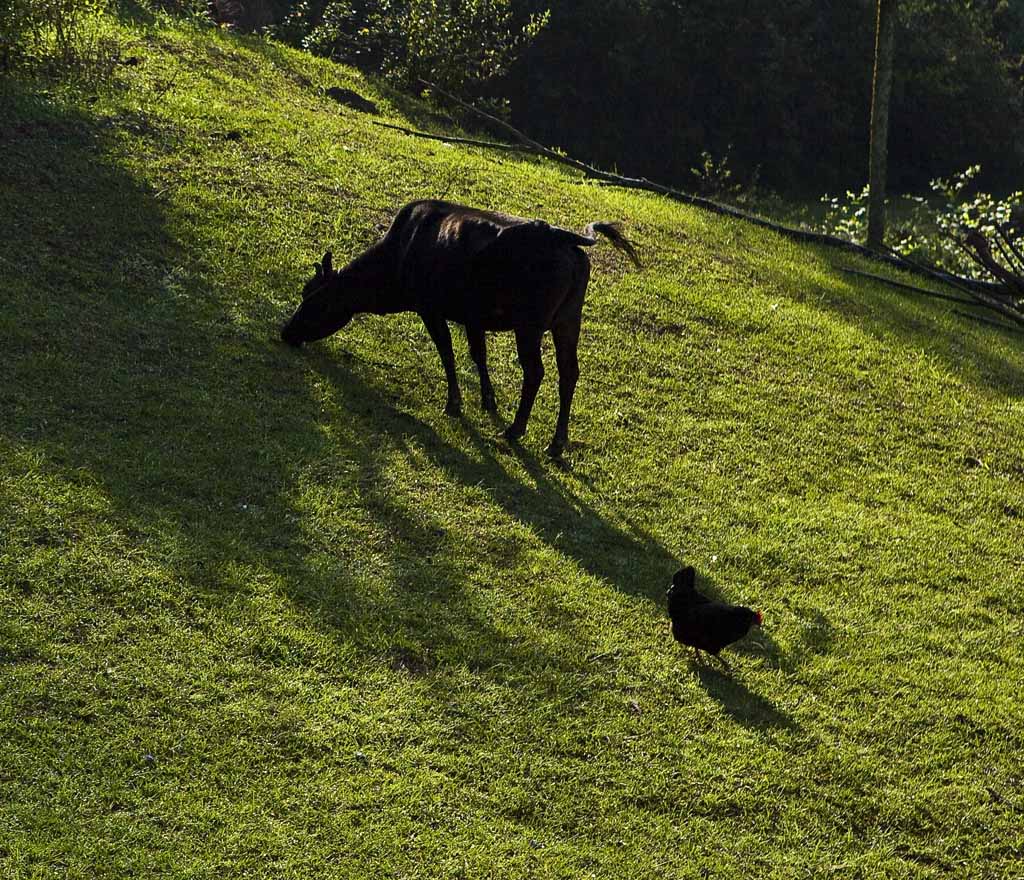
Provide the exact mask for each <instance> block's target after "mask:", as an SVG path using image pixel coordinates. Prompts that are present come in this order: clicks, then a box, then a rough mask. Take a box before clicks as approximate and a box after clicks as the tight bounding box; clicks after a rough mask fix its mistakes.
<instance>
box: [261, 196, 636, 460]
mask: <svg viewBox="0 0 1024 880" xmlns="http://www.w3.org/2000/svg"><path fill="white" fill-rule="evenodd" d="M595 233H600V234H602V235H604V236H606V237H607V238H608V239H609V240H610V241H611V243H612V244H613V245H615V246H616V247H617V248H620V249H621V250H623V251H625V252H626V253H627V254H628V255H629V256H630V258H631V259H632V260H633V261H634V263H636V264H637V265H638V266H639V264H640V263H639V260H638V259H637V256H636V252H635V251H634V249H633V247H632V245H631V244H630V243H629V242H628V241H627V240H626V239H625V237H624V236H623V235H622V233H621V232H619V229H618V227H617V226H616V225H615V224H611V223H591V224H590V225H589V226H588V227H587V228H586V230H585V232H584V234H583V235H580V234H578V233H576V232H572V231H570V230H568V229H561V228H559V227H557V226H550V225H548V224H547V223H545V222H544V221H542V220H524V219H523V218H521V217H512V216H509V215H508V214H499V213H496V212H493V211H483V210H479V209H477V208H468V207H466V206H464V205H454V204H451V203H449V202H440V201H419V202H411V203H410V204H408V205H406V206H405V207H404V208H402V210H400V211H399V212H398V214H397V215H396V216H395V219H394V221H392V223H391V228H390V229H388V231H387V234H386V235H385V236H384V238H382V239H381V240H380V241H378V242H377V243H376V244H375V245H373V246H372V247H370V248H369V249H368V250H366V251H365V252H364V253H362V254H360V255H359V256H358V257H356V258H355V259H354V260H352V262H351V263H349V264H348V265H347V266H345V267H344V268H343V269H340V270H339V269H334V268H333V267H332V265H331V254H330V252H329V251H328V252H327V253H326V254H325V255H324V258H323V261H322V262H321V264H320V265H318V266H316V272H315V274H314V276H313V277H312V278H311V279H310V280H309V281H308V282H307V283H306V286H305V288H304V289H303V291H302V298H303V300H302V305H300V306H299V308H298V309H297V310H296V312H295V314H294V315H292V317H291V319H290V320H289V321H288V323H287V324H285V326H284V328H283V329H282V330H281V338H282V339H283V340H284V341H285V342H287V343H289V344H291V345H301V344H302V343H303V342H310V341H312V340H315V339H323V338H324V337H325V336H329V335H330V334H332V333H334V332H335V331H337V330H340V329H341V328H342V327H344V326H345V325H346V324H347V323H348V322H349V321H350V320H351V319H352V317H353V316H354V315H356V314H358V313H360V312H371V313H373V314H377V315H388V314H393V313H395V312H416V313H417V314H418V315H419V316H420V317H421V318H422V319H423V323H424V324H425V325H426V327H427V331H428V332H429V333H430V337H431V339H433V340H434V344H435V345H436V346H437V350H438V353H439V354H440V355H441V362H442V363H443V364H444V371H445V375H446V377H447V379H448V401H447V404H446V406H445V412H446V413H448V415H452V416H457V415H459V414H460V413H461V411H462V395H461V394H460V392H459V385H458V379H457V377H456V375H455V356H454V354H453V353H452V338H451V334H450V333H449V330H448V323H447V322H448V321H455V322H457V323H459V324H462V325H464V326H465V328H466V338H467V339H468V340H469V350H470V353H471V355H472V357H473V360H474V361H475V362H476V365H477V369H478V370H479V372H480V394H481V398H482V402H483V408H484V409H485V410H488V411H495V410H496V409H497V404H496V402H495V399H494V389H493V387H492V386H491V380H490V377H489V375H488V373H487V349H486V342H485V336H484V334H485V332H486V331H488V330H511V331H514V332H515V334H516V349H517V351H518V354H519V363H520V364H521V365H522V368H523V388H522V395H521V397H520V399H519V409H518V410H517V411H516V417H515V420H514V421H513V422H512V424H511V425H510V426H509V427H508V429H507V430H506V431H505V436H506V437H507V438H508V439H509V440H518V439H519V438H520V437H522V436H523V435H524V434H525V433H526V423H527V421H528V420H529V418H530V410H531V409H532V408H533V401H534V398H535V397H536V395H537V389H538V388H539V387H540V382H541V379H542V378H543V376H544V365H543V363H542V362H541V356H540V343H541V337H542V336H543V334H544V332H545V331H547V330H550V331H551V335H552V337H554V342H555V353H556V358H557V362H558V393H559V410H558V425H557V427H556V428H555V435H554V438H553V439H552V441H551V445H550V446H549V447H548V454H549V455H551V456H558V455H560V454H561V453H562V450H563V449H564V448H565V446H566V444H567V443H568V442H569V409H570V407H571V406H572V397H573V392H574V391H575V389H576V380H577V379H578V378H579V364H578V361H577V355H576V350H577V345H578V342H579V335H580V321H581V319H582V312H583V298H584V296H585V294H586V291H587V282H588V280H589V279H590V260H589V259H588V258H587V255H586V254H585V253H584V252H583V251H582V250H581V249H580V247H581V246H582V247H589V246H591V245H594V244H596V243H597V237H596V235H595Z"/></svg>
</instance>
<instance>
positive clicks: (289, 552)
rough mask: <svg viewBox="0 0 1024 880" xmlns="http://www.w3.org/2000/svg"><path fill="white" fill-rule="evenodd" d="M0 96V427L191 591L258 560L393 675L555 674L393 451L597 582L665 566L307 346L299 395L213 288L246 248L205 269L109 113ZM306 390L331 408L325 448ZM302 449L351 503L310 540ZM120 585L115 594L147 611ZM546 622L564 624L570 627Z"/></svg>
mask: <svg viewBox="0 0 1024 880" xmlns="http://www.w3.org/2000/svg"><path fill="white" fill-rule="evenodd" d="M0 111H3V112H2V113H0V117H2V118H17V119H19V123H18V126H17V128H16V129H14V130H12V131H11V132H10V133H9V137H7V136H6V135H5V140H6V141H7V145H6V154H5V159H6V160H8V161H5V168H4V169H0V182H2V183H3V193H4V195H3V200H4V201H3V210H4V214H5V216H10V217H17V218H19V222H18V223H17V224H14V225H13V226H12V227H11V228H10V234H9V235H8V236H6V238H5V239H4V241H3V242H2V244H0V260H2V264H3V268H4V273H5V276H6V278H5V290H6V291H9V293H8V297H9V302H8V305H9V308H8V309H6V310H5V314H4V315H3V316H2V317H0V338H2V339H3V340H4V343H3V345H4V350H5V357H4V359H3V360H2V361H0V409H2V410H3V411H4V418H3V420H2V422H0V440H2V442H3V443H4V444H5V445H8V444H9V447H10V448H11V449H12V450H15V451H25V450H33V451H35V452H41V453H43V455H44V458H43V459H41V461H43V462H44V464H41V465H40V467H41V468H43V469H45V470H46V471H48V472H50V473H51V474H54V475H57V476H59V477H60V478H61V479H62V480H67V481H73V480H75V479H79V478H85V475H87V476H88V479H89V480H91V481H94V482H95V483H96V484H97V486H98V487H99V488H100V490H101V492H102V494H103V496H104V497H105V498H106V499H107V501H106V503H108V504H109V507H108V509H107V510H106V511H105V512H104V513H103V514H102V515H101V516H100V520H101V522H104V523H106V525H105V526H103V528H109V529H113V530H114V531H116V532H117V533H118V534H120V535H122V536H124V538H125V539H126V540H127V541H128V542H129V543H131V544H132V545H133V547H136V548H137V547H140V546H144V547H145V548H146V549H145V552H146V554H147V555H148V556H149V558H150V559H151V560H152V561H153V562H154V563H155V564H157V565H159V566H161V567H162V568H163V569H165V570H169V571H170V572H171V574H172V576H173V578H174V579H176V580H177V581H179V582H180V581H184V582H186V583H188V584H189V588H190V590H194V591H195V593H196V594H197V595H198V596H201V597H202V598H203V601H205V602H208V603H212V604H217V603H226V602H231V601H233V600H234V599H235V597H236V595H237V594H238V593H239V592H241V593H245V592H246V591H247V589H248V588H249V585H248V584H247V583H246V579H247V578H248V577H250V574H249V573H251V577H252V578H253V579H254V580H258V579H259V578H261V577H266V576H268V575H269V576H273V577H275V578H276V579H277V581H278V582H279V584H280V586H279V589H280V590H281V591H282V592H283V593H285V594H286V595H287V596H288V597H289V598H290V599H291V600H292V601H294V602H295V603H296V604H298V605H300V606H301V607H303V608H305V609H306V610H307V611H308V612H310V613H312V614H314V616H315V618H316V619H318V620H319V621H320V622H321V623H322V624H323V626H324V627H325V630H326V631H328V632H329V634H330V636H331V637H332V638H334V639H336V640H338V641H339V642H347V643H352V644H355V645H357V646H360V647H361V649H362V650H365V651H367V652H369V653H370V654H374V653H377V654H382V655H383V656H385V657H389V656H390V657H391V658H392V659H393V661H394V662H395V663H397V664H398V665H400V666H401V667H402V668H405V669H407V670H417V669H423V668H427V667H429V665H430V664H431V663H432V662H434V658H437V657H443V658H444V659H445V660H447V661H449V662H455V663H462V664H466V665H468V666H471V667H474V668H489V667H502V666H504V667H510V666H516V667H522V668H536V667H541V666H551V667H556V668H559V667H564V666H566V664H568V663H569V662H570V661H569V660H568V659H566V658H565V657H563V656H562V655H561V653H560V652H559V651H558V649H557V645H554V646H553V643H552V642H551V641H550V640H546V639H544V638H543V634H541V633H538V636H537V637H536V638H535V637H532V636H522V637H518V638H516V639H510V638H509V636H508V635H507V634H505V633H504V632H501V631H499V629H497V628H496V626H495V623H494V622H493V621H492V620H491V619H490V617H489V611H488V609H487V607H486V603H483V602H481V601H480V597H479V595H478V589H477V588H476V587H473V586H470V583H471V581H472V576H471V575H472V571H471V569H472V568H473V567H474V564H475V563H474V559H473V558H472V557H467V556H465V555H463V556H462V558H461V560H460V558H459V557H458V556H457V555H456V554H448V553H446V552H445V550H444V541H443V540H440V538H439V535H440V534H441V533H442V532H443V527H442V524H441V522H440V521H439V519H438V517H437V516H435V515H434V513H433V512H432V511H431V510H429V509H425V508H424V506H423V505H422V504H421V503H420V499H418V498H417V497H415V495H413V494H410V493H409V492H408V491H407V490H406V487H403V486H400V485H393V484H392V483H390V482H389V480H388V475H387V474H386V473H384V472H383V470H382V461H383V460H384V458H383V455H382V453H383V452H384V451H385V450H394V451H397V452H398V453H399V454H400V455H405V456H411V455H413V454H414V452H415V451H414V450H413V449H412V448H411V445H415V446H416V447H417V448H418V450H419V451H418V452H415V454H422V452H424V451H425V453H426V455H427V456H428V457H429V458H430V460H431V461H433V462H434V463H435V464H436V465H437V466H438V467H439V468H440V469H441V470H442V471H443V472H444V473H445V474H446V475H447V476H448V477H449V478H450V479H451V480H453V481H455V482H461V483H462V484H464V485H472V486H476V485H481V486H487V487H488V488H487V491H488V493H489V494H490V496H491V497H492V498H493V500H494V501H495V502H496V503H498V504H500V505H501V506H502V507H503V508H504V509H506V510H507V511H509V513H510V514H512V515H513V516H515V517H516V518H517V519H518V520H519V521H521V522H523V523H526V524H527V525H529V526H531V527H532V528H533V529H534V530H535V531H536V532H537V533H538V534H539V535H540V536H541V537H542V538H543V539H544V540H545V541H546V542H547V543H548V544H550V545H551V546H552V547H554V548H556V549H558V550H559V551H561V552H563V553H566V554H568V555H570V556H571V557H573V558H574V559H576V560H577V561H579V563H580V564H581V565H582V566H583V567H584V568H586V569H587V570H590V571H592V572H593V573H595V574H596V575H598V576H600V577H601V578H603V579H605V580H607V581H608V582H610V583H612V584H614V585H615V586H617V587H619V588H621V589H626V590H629V591H631V592H646V587H647V585H649V584H652V583H653V584H657V585H660V584H661V582H662V581H663V580H664V578H665V572H666V571H667V570H670V569H671V566H672V561H671V559H670V558H669V557H668V555H667V554H666V553H665V551H664V550H663V549H662V548H660V547H659V546H658V545H657V544H656V543H655V542H653V541H652V540H650V539H649V538H647V537H637V536H631V535H627V534H625V533H623V532H621V531H619V530H618V529H616V528H614V527H612V526H610V525H608V524H607V523H605V522H604V521H603V520H602V518H601V517H600V516H599V515H598V514H597V513H596V512H595V511H594V510H592V509H591V508H588V507H586V505H584V504H582V502H580V501H579V500H578V499H574V498H572V496H571V495H570V494H569V493H567V492H566V490H565V489H564V488H563V487H561V486H559V485H558V484H557V482H556V481H555V480H553V479H552V478H551V477H550V472H549V471H548V470H547V466H546V465H545V466H541V465H540V464H539V463H538V462H536V461H534V460H532V459H530V457H529V455H528V454H527V453H524V452H518V453H515V454H517V455H519V456H521V461H523V463H524V466H525V467H526V468H527V470H529V472H530V473H531V474H532V475H533V477H534V478H535V479H536V481H537V489H536V490H533V489H530V488H528V487H525V486H523V485H522V484H521V483H520V482H519V481H518V480H516V479H514V478H513V477H511V476H510V475H509V474H508V473H506V472H505V470H504V469H503V468H502V467H501V465H500V462H499V460H498V455H499V454H498V453H496V452H494V448H493V446H492V445H491V444H490V442H489V441H488V440H486V439H485V438H483V437H481V436H480V435H479V434H475V433H474V432H473V431H470V433H469V437H470V439H471V441H472V443H473V444H474V446H475V448H476V449H477V451H479V452H480V453H481V454H482V456H483V461H482V462H481V461H478V460H475V459H474V458H472V457H471V456H470V455H468V454H466V453H465V452H462V451H461V450H459V449H456V448H452V447H451V446H450V445H449V444H448V443H446V442H445V441H443V440H442V439H441V438H439V437H438V436H437V434H436V432H435V431H434V430H433V429H432V428H431V427H429V426H428V425H425V424H423V423H422V422H420V421H418V420H416V419H414V418H411V417H409V416H407V415H405V414H403V413H401V412H399V411H398V410H396V409H395V408H394V407H392V406H390V405H389V404H388V403H387V402H386V401H385V400H384V398H383V397H382V394H381V393H380V392H379V391H377V390H376V389H375V388H374V387H372V386H371V385H369V384H367V382H366V381H365V379H364V378H363V377H362V376H361V375H359V373H357V372H356V371H355V370H352V369H349V368H348V367H347V366H345V365H344V364H341V363H338V362H337V360H336V357H335V355H334V354H333V353H331V352H327V351H324V350H320V351H318V352H316V353H314V354H313V355H312V356H311V357H310V358H309V359H308V362H309V363H313V364H314V365H315V368H316V369H317V370H320V372H321V374H322V376H323V377H324V378H325V380H326V383H327V388H326V391H324V390H323V389H319V390H314V388H313V387H312V386H311V377H310V374H309V373H310V371H309V370H305V369H303V365H302V364H303V362H302V360H301V359H299V358H297V357H296V355H295V353H294V352H293V351H292V350H290V349H287V348H286V347H285V346H283V345H281V344H280V343H278V342H277V341H276V340H273V337H274V335H276V327H274V326H267V325H266V324H264V323H261V322H260V321H259V320H257V321H253V320H252V318H251V315H250V316H249V317H247V318H245V319H243V320H241V321H240V320H239V319H237V318H234V317H232V313H237V312H239V311H240V312H242V313H243V314H245V313H248V312H250V311H252V310H255V313H257V314H261V313H263V312H265V311H266V309H267V304H266V302H265V301H264V300H263V299H262V298H261V297H260V296H259V295H258V294H257V293H255V292H254V291H251V290H248V289H238V288H237V286H236V285H233V284H231V283H230V282H231V280H232V279H233V278H236V277H246V278H248V277H250V276H251V275H252V270H251V269H250V268H248V267H246V266H243V265H242V261H243V259H244V258H242V257H239V256H235V255H231V254H223V255H222V258H223V259H222V262H221V256H218V257H217V259H216V260H215V259H213V258H212V257H209V256H208V257H207V260H208V262H204V261H203V254H204V253H205V254H207V255H209V254H213V253H214V252H215V250H216V248H215V246H211V244H210V243H208V242H203V241H198V240H192V239H189V238H186V237H184V236H183V235H182V234H181V233H180V232H176V230H182V229H190V228H194V219H191V220H190V218H188V217H187V216H182V215H181V214H180V213H178V214H176V213H175V212H176V211H180V210H181V209H178V208H175V207H174V203H173V202H169V201H162V200H161V199H160V198H159V197H158V196H157V195H156V194H155V193H153V192H152V191H151V190H150V189H149V188H148V186H147V185H145V184H144V183H143V182H141V181H140V180H138V179H136V178H134V177H133V176H132V175H131V174H130V173H128V172H127V171H126V170H125V169H124V168H122V167H120V166H119V165H118V160H117V158H116V157H117V155H118V151H119V150H123V149H124V147H123V145H119V144H117V142H116V123H114V124H113V125H103V124H100V123H99V122H98V121H96V120H94V119H91V118H88V117H86V116H78V115H75V114H74V113H71V112H67V111H65V110H61V109H58V108H57V107H56V106H55V105H54V104H52V103H51V102H50V101H49V100H48V99H47V98H46V97H45V96H43V97H40V96H36V95H33V94H32V93H31V91H30V90H23V91H20V92H19V91H18V90H17V86H15V85H12V86H11V89H10V90H8V91H5V93H4V94H3V96H0ZM172 134H173V133H172ZM173 136H175V137H177V136H179V135H177V134H174V135H173ZM108 139H109V140H108ZM67 181H74V182H75V184H74V187H70V186H69V185H67ZM71 192H73V193H74V198H71V197H70V195H69V194H70V193H71ZM192 210H194V209H192ZM250 299H251V300H252V302H251V303H250V302H249V300H250ZM250 306H251V308H250ZM319 393H326V394H328V395H329V396H333V397H334V398H336V401H337V409H338V410H340V411H341V412H342V413H343V416H342V418H343V420H344V421H345V426H344V436H345V438H346V442H345V445H344V446H343V448H340V449H339V448H338V446H337V445H336V438H335V437H332V436H331V432H332V430H334V429H335V428H336V427H337V426H336V424H335V421H336V416H334V415H331V414H325V412H324V410H323V407H322V400H321V399H318V394H319ZM339 453H340V457H339ZM522 456H525V458H523V457H522ZM342 458H343V459H344V460H342ZM317 462H327V463H328V465H327V466H328V468H330V467H333V466H337V468H339V469H340V470H339V471H338V472H332V473H325V480H324V482H325V483H327V484H330V483H331V481H333V480H336V479H337V478H338V477H339V476H340V477H342V479H341V481H340V482H341V483H344V485H345V486H349V485H355V486H356V487H357V494H356V499H357V502H356V504H355V507H354V509H355V513H353V514H352V515H351V516H343V517H340V518H339V520H338V522H337V523H327V524H326V525H325V526H324V529H325V530H324V531H323V532H318V531H317V529H318V528H319V526H320V525H321V524H320V523H318V522H317V521H316V515H315V512H314V513H313V516H309V515H308V514H309V512H308V511H305V510H298V509H297V508H296V504H297V503H299V500H298V494H297V490H296V486H297V484H298V482H299V481H300V479H303V475H304V474H306V473H307V472H308V470H309V468H310V466H311V465H312V466H313V468H314V471H315V469H316V467H317V465H316V463H317ZM332 463H333V464H332ZM350 466H354V468H355V471H356V472H355V474H354V475H353V474H350V473H348V472H347V471H345V470H344V469H345V468H348V467H350ZM342 471H344V472H342ZM78 475H81V476H78ZM44 519H45V514H44V513H40V514H39V515H38V517H36V518H35V519H33V518H32V517H29V518H25V520H24V522H23V523H22V526H23V528H22V529H21V531H19V536H18V537H17V540H19V541H20V540H24V541H26V542H27V544H31V543H33V542H36V541H37V540H39V536H40V535H41V534H43V533H44V532H45V533H46V535H48V536H50V537H48V538H47V540H48V541H50V542H51V543H52V542H53V541H56V542H57V544H67V546H69V547H70V546H71V544H72V543H73V542H74V540H75V538H74V534H75V530H74V529H73V528H68V529H66V530H64V531H63V532H60V533H59V534H58V533H57V532H55V531H54V529H53V528H51V527H50V525H49V524H47V523H45V522H44V521H43V520H44ZM570 523H572V524H578V525H579V528H577V527H576V526H575V525H570ZM90 527H91V528H92V529H95V524H90ZM340 528H350V529H352V530H354V531H356V532H358V533H359V534H360V535H361V536H365V546H366V552H365V553H363V552H362V550H360V552H359V553H358V554H356V555H355V556H354V558H349V559H343V558H336V556H335V550H334V548H335V547H337V546H341V545H345V544H347V545H348V546H352V543H353V542H351V541H349V540H346V541H334V540H333V539H332V534H331V533H330V529H340ZM33 529H36V530H38V531H39V534H33ZM54 535H57V537H53V536H54ZM350 537H351V536H350V535H345V538H346V539H348V538H350ZM455 537H456V539H458V538H459V536H455ZM360 540H362V538H360ZM431 547H435V548H436V549H435V550H434V551H431V549H430V548H431ZM598 547H600V549H601V552H600V553H595V552H592V550H593V551H596V549H597V548H598ZM58 549H59V548H58ZM239 572H242V574H239ZM627 572H629V573H630V574H629V576H628V577H627ZM382 585H384V586H382ZM128 593H129V591H127V590H126V591H124V593H123V594H121V595H118V597H117V601H118V602H119V603H122V604H123V605H124V606H125V607H126V608H130V609H135V608H137V607H142V606H145V603H146V601H147V599H146V597H145V596H142V595H129V594H128ZM659 599H660V596H659ZM559 626H561V627H564V628H565V631H566V633H567V635H566V638H569V637H570V634H571V630H572V623H571V621H568V622H566V623H564V624H559ZM253 650H254V651H255V652H256V653H257V654H258V655H259V656H262V657H264V658H271V659H272V658H273V657H274V656H276V655H277V654H278V653H281V652H276V651H275V649H274V648H273V647H272V646H271V647H270V648H267V646H265V645H264V646H259V645H257V646H254V649H253ZM268 652H269V653H268ZM284 653H285V654H286V653H287V652H284ZM281 656H284V654H281ZM395 658H397V659H395Z"/></svg>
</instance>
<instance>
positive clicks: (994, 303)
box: [883, 245, 1024, 327]
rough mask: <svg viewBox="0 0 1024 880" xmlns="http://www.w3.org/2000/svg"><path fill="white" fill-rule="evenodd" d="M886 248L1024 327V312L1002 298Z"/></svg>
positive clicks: (891, 254) (892, 253) (913, 265)
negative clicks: (990, 294)
mask: <svg viewBox="0 0 1024 880" xmlns="http://www.w3.org/2000/svg"><path fill="white" fill-rule="evenodd" d="M883 247H885V245H883ZM885 249H886V250H887V251H888V252H889V254H890V256H892V257H893V258H894V259H897V260H898V261H899V262H900V263H901V264H903V265H904V266H910V267H914V268H916V269H917V270H918V271H920V272H925V273H926V274H928V275H930V276H932V277H933V278H937V279H938V280H939V281H945V282H946V283H947V284H952V285H953V286H954V287H955V288H957V289H958V290H960V291H962V292H963V293H966V294H967V295H968V296H970V297H972V298H973V299H976V300H978V302H980V303H983V304H984V305H986V306H988V307H989V308H990V309H992V310H993V311H996V312H999V314H1001V315H1002V316H1003V317H1004V318H1008V319H1009V320H1010V321H1012V322H1013V323H1014V324H1018V325H1020V326H1022V327H1024V312H1020V311H1018V310H1017V309H1015V308H1013V307H1012V306H1009V305H1007V304H1006V303H1005V302H1003V301H1002V300H999V299H996V298H994V297H992V296H989V295H988V294H987V293H982V292H981V291H980V290H977V289H975V288H973V287H971V286H969V285H967V284H963V283H961V279H959V278H958V277H957V276H955V275H947V274H946V273H944V272H939V271H938V270H937V269H933V268H931V267H930V266H926V265H924V264H923V263H918V262H915V261H914V260H911V259H910V258H909V257H904V256H902V255H901V254H897V253H896V251H894V250H893V249H892V248H890V247H885Z"/></svg>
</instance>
